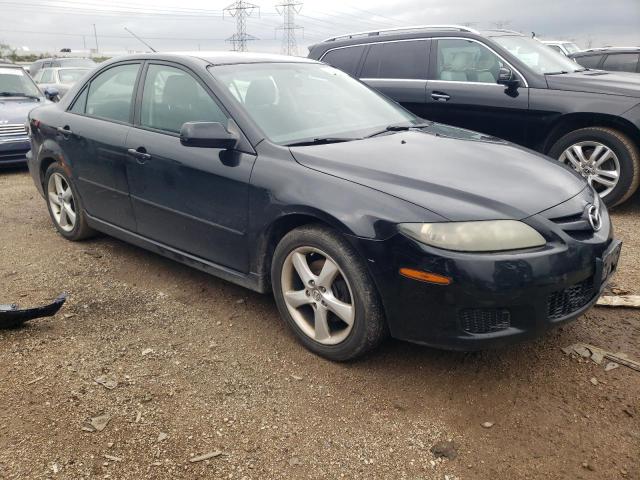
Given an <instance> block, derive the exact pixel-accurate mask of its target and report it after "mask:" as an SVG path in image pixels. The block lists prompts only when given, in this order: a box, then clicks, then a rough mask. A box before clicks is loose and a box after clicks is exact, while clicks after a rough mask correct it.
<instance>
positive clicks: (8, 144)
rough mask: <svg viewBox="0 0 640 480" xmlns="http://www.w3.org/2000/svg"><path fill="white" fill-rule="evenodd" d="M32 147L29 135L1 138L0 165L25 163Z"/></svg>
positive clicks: (8, 165) (7, 165)
mask: <svg viewBox="0 0 640 480" xmlns="http://www.w3.org/2000/svg"><path fill="white" fill-rule="evenodd" d="M30 148H31V143H30V142H29V137H16V138H7V139H0V167H12V166H16V165H25V164H26V163H27V156H26V155H27V152H28V151H29V149H30Z"/></svg>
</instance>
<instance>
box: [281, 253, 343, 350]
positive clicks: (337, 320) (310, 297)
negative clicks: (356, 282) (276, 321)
mask: <svg viewBox="0 0 640 480" xmlns="http://www.w3.org/2000/svg"><path fill="white" fill-rule="evenodd" d="M281 281H282V294H283V297H284V302H285V304H286V306H287V310H288V311H289V314H290V315H291V317H292V318H293V320H294V322H295V323H296V325H297V326H298V327H299V328H300V330H302V332H303V333H304V334H305V335H306V336H308V337H309V338H311V339H313V340H314V341H316V342H318V343H321V344H323V345H337V344H339V343H341V342H343V341H344V340H345V339H346V338H347V337H348V336H349V333H350V332H351V330H352V329H353V324H354V321H355V304H354V300H353V294H352V290H351V286H350V285H349V281H348V280H347V278H346V276H345V275H344V273H343V272H342V270H341V269H340V267H339V266H338V264H337V263H336V261H335V260H333V259H332V258H331V257H330V256H329V255H327V254H326V253H324V252H323V251H321V250H319V249H317V248H314V247H298V248H296V249H295V250H293V251H292V252H291V253H290V254H289V255H288V256H287V258H286V260H285V262H284V265H283V268H282V275H281Z"/></svg>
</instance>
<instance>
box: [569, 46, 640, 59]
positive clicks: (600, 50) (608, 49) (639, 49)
mask: <svg viewBox="0 0 640 480" xmlns="http://www.w3.org/2000/svg"><path fill="white" fill-rule="evenodd" d="M635 52H640V47H603V48H590V49H588V50H582V51H580V52H576V53H574V54H572V55H570V56H571V57H584V56H587V55H594V54H597V53H635Z"/></svg>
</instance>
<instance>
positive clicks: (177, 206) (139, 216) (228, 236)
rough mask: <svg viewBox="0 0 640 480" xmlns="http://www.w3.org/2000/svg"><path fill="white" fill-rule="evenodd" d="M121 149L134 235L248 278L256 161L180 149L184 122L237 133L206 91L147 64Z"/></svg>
mask: <svg viewBox="0 0 640 480" xmlns="http://www.w3.org/2000/svg"><path fill="white" fill-rule="evenodd" d="M143 78H144V80H143V81H142V82H141V85H142V86H143V87H142V88H141V89H140V92H139V93H138V99H137V106H136V122H135V126H134V128H133V129H132V130H131V133H130V134H129V136H128V138H127V142H126V146H127V149H129V150H128V151H129V152H130V157H129V159H128V162H127V164H128V167H127V171H128V178H129V185H130V188H131V198H132V201H133V207H134V211H135V215H136V221H137V225H138V233H140V234H141V235H143V236H144V237H147V238H149V239H151V240H154V241H156V242H159V243H161V244H163V245H166V246H169V247H173V248H176V249H178V250H180V251H182V252H186V253H189V254H192V255H194V256H197V257H199V258H202V259H205V260H209V261H211V262H214V263H216V264H218V265H223V266H225V267H229V268H232V269H234V270H237V271H242V272H247V271H248V270H249V265H248V263H249V261H248V254H247V247H246V235H245V234H246V231H247V225H248V214H249V212H248V195H249V177H250V175H251V170H252V168H253V164H254V161H255V155H253V154H251V153H243V152H241V151H239V149H237V150H233V151H231V150H222V149H217V148H205V147H186V146H184V145H182V143H181V142H180V133H179V132H180V129H181V127H182V125H183V124H184V123H186V122H198V121H201V122H220V123H222V124H223V125H224V126H225V127H227V128H228V129H236V130H237V127H235V124H234V122H233V120H231V119H230V117H229V115H228V114H227V113H226V112H225V111H224V110H223V108H221V107H220V105H219V104H218V102H217V101H216V100H215V99H214V98H213V96H212V95H211V93H210V92H209V90H208V89H207V87H206V86H205V85H204V83H203V82H201V81H200V80H199V79H197V78H196V76H195V75H193V74H192V73H191V72H190V71H188V70H186V69H185V68H183V67H181V66H178V65H175V64H169V63H164V62H163V63H160V62H158V63H149V64H148V65H147V66H146V68H145V73H144V77H143Z"/></svg>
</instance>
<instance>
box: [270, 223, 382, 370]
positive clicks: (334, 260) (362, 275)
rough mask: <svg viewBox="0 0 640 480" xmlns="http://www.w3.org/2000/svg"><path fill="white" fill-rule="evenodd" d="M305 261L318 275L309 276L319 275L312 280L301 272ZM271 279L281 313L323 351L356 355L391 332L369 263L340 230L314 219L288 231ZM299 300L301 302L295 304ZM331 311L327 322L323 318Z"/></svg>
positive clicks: (338, 357)
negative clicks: (305, 278)
mask: <svg viewBox="0 0 640 480" xmlns="http://www.w3.org/2000/svg"><path fill="white" fill-rule="evenodd" d="M299 261H304V262H305V264H306V266H307V267H308V269H309V270H308V271H307V273H309V274H312V275H315V276H311V277H307V278H313V280H311V281H310V282H307V284H305V283H303V281H302V276H301V275H300V274H299V268H300V265H301V264H300V263H297V262H299ZM327 262H330V263H327ZM325 267H331V268H325ZM334 267H335V268H334ZM302 269H303V270H304V267H302ZM325 272H333V274H332V275H331V274H326V275H324V273H325ZM327 279H331V281H329V280H327ZM271 282H272V286H273V294H274V297H275V300H276V304H277V306H278V310H279V311H280V315H281V316H282V317H283V318H284V319H285V321H286V322H287V323H288V324H289V326H290V327H291V329H292V330H293V331H294V332H295V334H296V336H297V337H298V340H299V341H300V342H301V343H302V344H303V345H304V346H305V347H307V348H308V349H309V350H311V351H312V352H314V353H315V354H317V355H319V356H321V357H324V358H327V359H329V360H332V361H337V362H343V361H347V360H352V359H355V358H357V357H360V356H362V355H364V354H365V353H366V352H368V351H370V350H372V349H373V348H375V347H377V346H378V345H379V344H380V342H381V341H382V340H383V339H384V338H385V336H386V335H387V326H386V322H385V319H384V314H383V309H382V304H381V301H380V298H379V295H378V291H377V290H376V288H375V286H374V283H373V281H372V279H371V277H370V275H369V273H368V271H367V268H366V265H365V264H364V261H363V260H362V259H361V258H360V256H359V255H358V254H357V253H356V251H355V250H354V249H353V247H352V246H351V245H350V244H349V243H348V242H347V241H346V240H345V239H344V238H343V237H342V236H341V235H340V234H339V233H338V232H336V231H335V230H332V229H330V228H327V227H325V226H320V225H308V226H303V227H300V228H297V229H295V230H292V231H291V232H289V233H288V234H287V235H285V236H284V238H282V240H281V241H280V243H279V244H278V246H277V247H276V249H275V252H274V255H273V261H272V265H271ZM323 289H324V290H325V291H324V292H323V291H322V290H323ZM284 292H287V294H286V296H287V298H285V293H284ZM305 293H307V295H306V300H305ZM336 300H337V302H336ZM325 301H326V302H325ZM298 302H302V303H301V305H300V306H299V307H297V308H296V307H294V306H293V305H296V304H297V303H298ZM305 302H306V303H305ZM345 305H347V306H350V307H352V308H351V310H347V309H346V307H345ZM325 311H326V317H325V318H326V321H325V322H322V321H320V320H318V319H319V318H320V319H322V318H323V313H322V312H325ZM334 312H339V313H340V315H341V316H338V315H337V314H336V313H334ZM344 318H347V319H348V321H351V324H350V325H349V323H348V321H347V322H345V321H344V320H343V319H344ZM324 324H326V325H327V328H326V329H324V328H322V325H324ZM318 325H320V326H318ZM327 335H328V336H327Z"/></svg>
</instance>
